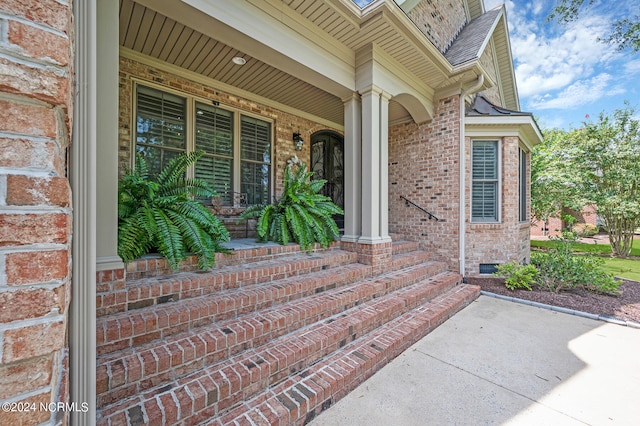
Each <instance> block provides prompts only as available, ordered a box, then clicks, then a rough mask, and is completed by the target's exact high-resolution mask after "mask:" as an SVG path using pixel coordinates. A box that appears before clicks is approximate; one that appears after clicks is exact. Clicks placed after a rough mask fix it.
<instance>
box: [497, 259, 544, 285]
mask: <svg viewBox="0 0 640 426" xmlns="http://www.w3.org/2000/svg"><path fill="white" fill-rule="evenodd" d="M493 275H494V276H501V277H504V278H505V285H506V286H507V288H508V289H509V290H517V289H527V290H531V285H532V284H533V283H534V282H535V277H536V275H538V270H537V269H536V267H535V266H533V265H531V264H529V265H523V264H521V263H518V262H516V261H515V260H513V261H511V262H509V263H505V264H502V265H499V266H498V267H496V272H495V273H494V274H493Z"/></svg>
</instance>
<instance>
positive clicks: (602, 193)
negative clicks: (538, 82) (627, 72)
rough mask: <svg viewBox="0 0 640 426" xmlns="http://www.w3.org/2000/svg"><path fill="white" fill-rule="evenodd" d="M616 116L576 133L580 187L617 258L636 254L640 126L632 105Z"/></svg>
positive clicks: (639, 219)
mask: <svg viewBox="0 0 640 426" xmlns="http://www.w3.org/2000/svg"><path fill="white" fill-rule="evenodd" d="M625 105H626V107H625V108H624V109H618V110H616V111H615V112H614V113H613V115H612V116H609V115H607V114H605V113H600V115H599V117H598V120H597V121H596V122H585V123H584V128H582V129H580V130H577V131H575V132H574V133H573V138H572V142H573V144H574V146H575V148H576V151H575V153H576V157H575V159H574V162H575V166H576V175H577V176H578V185H577V188H578V190H580V191H581V192H582V193H583V194H584V195H585V196H586V197H587V198H588V199H589V200H590V201H591V202H593V203H595V204H596V206H597V213H598V215H599V216H600V217H601V218H602V219H603V221H604V223H605V225H606V226H607V229H608V232H609V238H610V241H611V250H612V252H613V254H614V255H615V256H628V255H629V254H630V253H631V247H632V244H633V235H634V231H635V230H636V228H638V226H640V121H639V120H638V119H636V118H634V114H635V110H634V108H632V107H631V106H630V105H629V103H628V102H626V103H625Z"/></svg>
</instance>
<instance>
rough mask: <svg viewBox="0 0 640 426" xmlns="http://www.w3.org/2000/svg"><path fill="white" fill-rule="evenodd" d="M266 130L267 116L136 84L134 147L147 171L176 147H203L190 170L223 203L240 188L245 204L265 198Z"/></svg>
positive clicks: (231, 199) (268, 153)
mask: <svg viewBox="0 0 640 426" xmlns="http://www.w3.org/2000/svg"><path fill="white" fill-rule="evenodd" d="M188 130H189V131H188ZM271 133H272V130H271V123H270V122H268V121H264V120H260V119H258V118H253V117H249V116H245V115H243V114H241V113H239V112H234V111H231V110H226V109H223V108H220V107H218V106H217V105H212V104H207V103H206V102H201V101H198V100H196V99H195V98H194V97H191V96H178V95H175V94H173V93H167V92H164V91H162V90H158V89H155V88H151V87H147V86H143V85H137V86H136V135H135V140H136V152H138V153H141V154H143V155H144V157H145V159H146V160H147V164H148V166H149V171H150V174H151V176H153V175H157V174H158V173H159V172H160V171H161V170H162V168H163V167H164V166H165V165H166V164H167V162H168V161H170V160H171V159H172V158H173V157H175V156H177V155H178V154H180V153H181V152H185V151H187V152H188V151H193V150H203V151H204V152H205V154H204V155H203V156H202V157H201V158H200V159H199V160H198V162H197V163H196V165H195V167H194V170H193V172H190V176H195V177H196V178H198V179H202V180H205V181H206V182H208V183H209V184H210V185H212V186H213V187H214V188H215V190H216V192H217V193H218V195H219V196H220V197H221V198H222V201H223V204H224V205H233V203H234V193H240V192H242V193H246V194H247V196H246V199H247V203H248V204H262V203H268V202H269V201H270V195H271V138H272V134H271ZM238 136H239V137H238ZM236 138H237V139H238V140H236ZM202 201H203V202H205V203H207V202H210V200H202Z"/></svg>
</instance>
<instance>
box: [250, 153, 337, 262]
mask: <svg viewBox="0 0 640 426" xmlns="http://www.w3.org/2000/svg"><path fill="white" fill-rule="evenodd" d="M293 167H296V169H295V170H292V168H293ZM312 175H313V173H312V172H307V166H306V165H305V164H302V163H299V164H298V165H295V164H294V165H292V164H289V165H287V167H286V168H285V170H284V189H283V193H282V196H281V197H280V199H278V200H275V202H274V203H273V204H268V205H254V206H250V207H248V208H247V209H246V210H245V211H244V212H242V213H241V214H240V220H241V221H243V220H248V219H254V218H256V219H257V225H256V232H257V234H258V238H259V239H260V240H262V241H275V242H277V243H279V244H288V243H289V242H290V241H294V242H296V243H298V244H299V245H300V247H301V248H302V249H304V250H310V249H311V247H312V246H313V244H314V243H316V242H317V243H320V245H321V246H322V247H328V246H329V244H330V243H331V242H332V241H334V240H335V239H336V238H338V235H339V229H338V226H337V225H336V222H335V220H334V219H333V215H335V214H344V212H343V211H342V209H341V208H340V207H338V206H337V205H335V204H334V203H333V202H332V201H331V198H329V197H327V196H325V195H322V194H320V190H321V189H322V187H323V186H324V184H325V183H326V180H313V181H312V180H310V178H311V176H312Z"/></svg>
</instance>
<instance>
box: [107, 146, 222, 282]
mask: <svg viewBox="0 0 640 426" xmlns="http://www.w3.org/2000/svg"><path fill="white" fill-rule="evenodd" d="M203 153H204V152H203V151H195V152H191V153H183V154H181V155H179V156H177V157H175V158H174V159H172V160H171V161H170V162H169V163H168V164H167V166H166V167H165V168H164V169H163V170H162V171H161V172H160V174H159V175H158V177H157V179H155V180H150V179H149V177H148V173H149V172H148V168H147V164H146V162H145V160H144V158H143V157H142V156H140V155H138V156H136V167H135V169H134V170H127V172H126V173H125V175H124V176H123V177H122V179H121V180H120V182H119V185H118V219H119V225H118V254H119V255H120V257H121V258H122V259H123V260H124V261H125V262H131V261H132V260H134V259H136V258H138V257H140V256H142V255H144V254H147V253H152V252H155V251H157V252H158V253H160V254H161V255H162V256H164V257H165V258H166V259H167V261H168V262H169V265H171V268H173V269H174V270H177V269H178V264H179V263H180V262H181V261H182V260H184V259H185V258H186V257H187V256H188V254H189V253H193V254H195V255H197V256H198V266H199V267H200V268H202V269H206V268H210V267H211V266H213V264H214V262H215V253H216V252H226V251H227V250H226V249H225V248H224V247H223V246H222V245H221V244H220V242H222V241H229V232H228V231H227V230H226V228H225V227H224V225H222V223H221V222H220V220H219V219H218V218H216V217H215V216H214V215H213V214H212V213H211V212H210V211H209V210H208V209H207V208H206V207H204V206H203V205H202V204H200V203H199V202H197V201H195V199H197V198H210V197H212V196H215V191H214V190H213V189H212V188H211V187H210V186H209V185H208V184H207V183H206V182H204V181H202V180H199V179H189V178H187V177H186V171H187V168H188V167H189V166H191V165H192V164H194V163H195V162H196V161H197V160H198V159H199V158H200V157H201V156H202V154H203Z"/></svg>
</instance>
